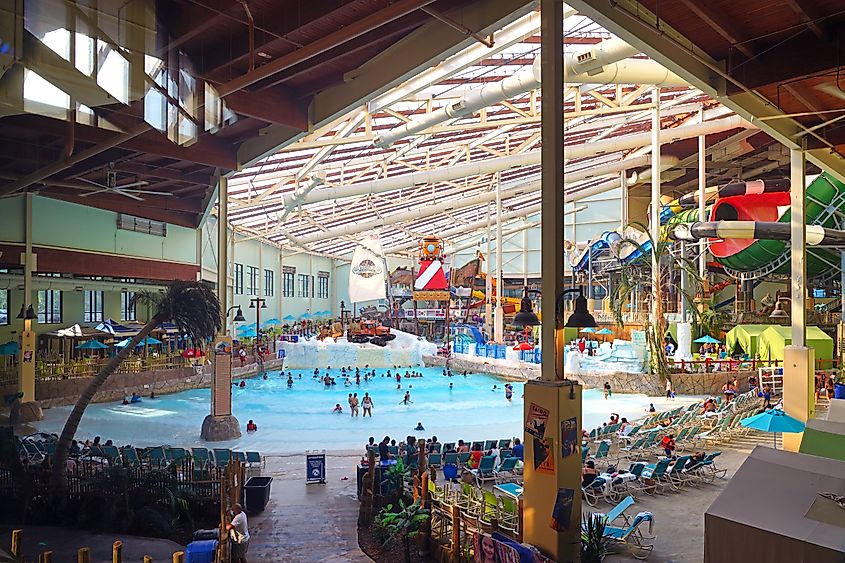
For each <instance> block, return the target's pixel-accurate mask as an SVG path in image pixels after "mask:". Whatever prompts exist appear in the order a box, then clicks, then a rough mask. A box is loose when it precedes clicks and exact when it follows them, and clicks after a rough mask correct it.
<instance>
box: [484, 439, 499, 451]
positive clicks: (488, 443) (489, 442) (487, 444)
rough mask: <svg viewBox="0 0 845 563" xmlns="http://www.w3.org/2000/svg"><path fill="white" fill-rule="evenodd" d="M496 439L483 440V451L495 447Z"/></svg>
mask: <svg viewBox="0 0 845 563" xmlns="http://www.w3.org/2000/svg"><path fill="white" fill-rule="evenodd" d="M496 444H497V441H496V440H487V441H486V442H484V451H485V452H489V451H490V450H492V449H493V448H494V447H496Z"/></svg>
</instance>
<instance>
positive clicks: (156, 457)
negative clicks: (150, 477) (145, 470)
mask: <svg viewBox="0 0 845 563" xmlns="http://www.w3.org/2000/svg"><path fill="white" fill-rule="evenodd" d="M147 459H148V460H149V463H150V467H151V468H159V467H161V466H163V465H166V464H167V458H166V457H165V455H164V447H163V446H159V447H157V448H150V449H148V450H147Z"/></svg>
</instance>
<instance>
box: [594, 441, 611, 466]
mask: <svg viewBox="0 0 845 563" xmlns="http://www.w3.org/2000/svg"><path fill="white" fill-rule="evenodd" d="M609 457H610V443H609V442H601V443H600V444H599V448H598V449H597V450H596V453H595V454H593V456H592V458H593V460H594V461H596V462H597V461H599V460H600V459H603V460H604V461H605V463H607V462H608V461H609Z"/></svg>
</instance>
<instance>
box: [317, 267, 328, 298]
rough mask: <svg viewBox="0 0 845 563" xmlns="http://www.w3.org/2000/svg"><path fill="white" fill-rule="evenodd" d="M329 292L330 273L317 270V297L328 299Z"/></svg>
mask: <svg viewBox="0 0 845 563" xmlns="http://www.w3.org/2000/svg"><path fill="white" fill-rule="evenodd" d="M329 293H330V289H329V273H328V272H317V299H328V298H329Z"/></svg>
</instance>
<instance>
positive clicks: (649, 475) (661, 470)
mask: <svg viewBox="0 0 845 563" xmlns="http://www.w3.org/2000/svg"><path fill="white" fill-rule="evenodd" d="M670 463H672V460H670V459H662V460H660V461H658V462H657V463H653V464H651V465H646V466H645V468H644V469H643V472H642V477H643V479H652V480H653V481H654V485H655V491H657V492H658V493H663V492H664V491H665V490H666V485H668V484H669V477H668V475H667V474H666V471H667V470H668V469H669V464H670Z"/></svg>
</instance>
